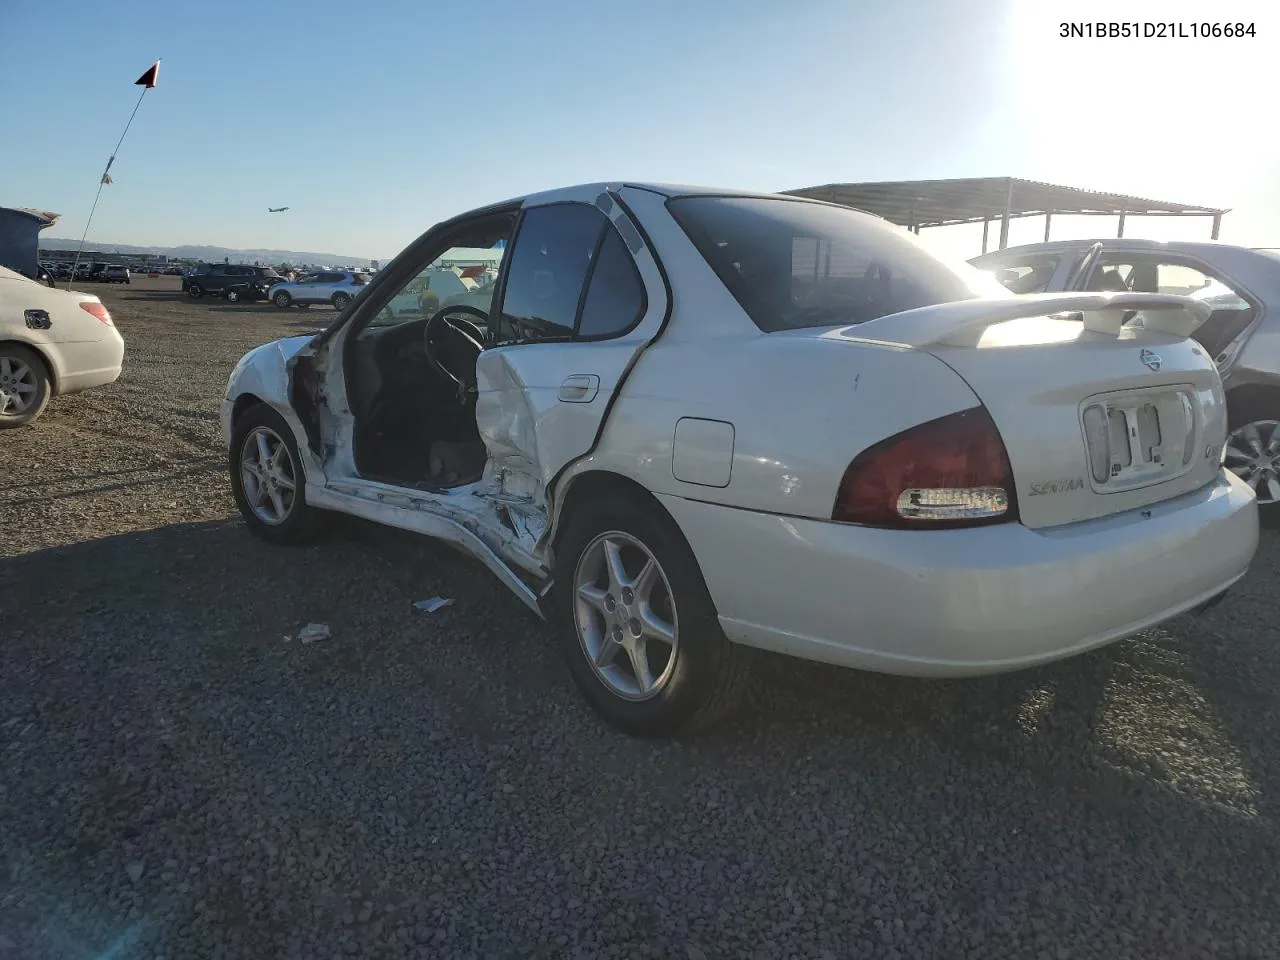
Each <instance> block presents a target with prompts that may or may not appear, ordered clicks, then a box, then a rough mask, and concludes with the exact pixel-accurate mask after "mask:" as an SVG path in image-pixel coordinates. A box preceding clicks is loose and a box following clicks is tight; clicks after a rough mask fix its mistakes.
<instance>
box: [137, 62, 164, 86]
mask: <svg viewBox="0 0 1280 960" xmlns="http://www.w3.org/2000/svg"><path fill="white" fill-rule="evenodd" d="M159 76H160V61H159V60H157V61H156V62H155V63H153V64H152V65H151V68H150V69H149V70H147V72H146V73H144V74H143V75H142V76H140V77H139V78H138V79H137V80H135V81H133V85H134V86H135V87H146V88H147V89H148V90H154V89H155V86H156V79H157V78H158V77H159Z"/></svg>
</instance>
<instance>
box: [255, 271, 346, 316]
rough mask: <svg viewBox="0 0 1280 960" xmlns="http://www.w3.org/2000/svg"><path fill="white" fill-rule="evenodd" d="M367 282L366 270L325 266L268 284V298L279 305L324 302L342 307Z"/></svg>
mask: <svg viewBox="0 0 1280 960" xmlns="http://www.w3.org/2000/svg"><path fill="white" fill-rule="evenodd" d="M368 282H369V275H368V274H367V273H358V272H355V271H351V270H325V271H320V272H318V273H309V274H306V275H305V276H302V277H299V278H298V279H297V280H291V281H286V282H285V283H277V284H275V285H274V286H273V287H272V288H271V302H272V303H274V304H275V305H276V306H277V307H279V308H280V309H282V310H283V309H286V308H288V307H309V306H311V304H313V303H327V304H330V305H331V306H333V307H334V308H335V309H337V310H341V309H342V308H343V307H345V306H346V305H347V304H348V303H350V302H351V301H352V300H353V299H355V297H356V295H357V294H358V293H360V291H361V290H363V289H364V287H365V284H367V283H368Z"/></svg>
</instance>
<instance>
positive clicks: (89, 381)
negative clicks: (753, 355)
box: [0, 267, 124, 429]
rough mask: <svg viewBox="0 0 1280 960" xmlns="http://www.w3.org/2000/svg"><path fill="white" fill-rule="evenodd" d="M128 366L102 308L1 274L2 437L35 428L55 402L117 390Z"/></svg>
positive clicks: (88, 298)
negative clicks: (109, 386)
mask: <svg viewBox="0 0 1280 960" xmlns="http://www.w3.org/2000/svg"><path fill="white" fill-rule="evenodd" d="M123 360H124V340H123V338H122V337H121V336H120V331H118V330H117V329H116V327H115V324H114V323H113V322H112V320H111V314H110V313H109V312H108V311H107V308H106V307H105V306H104V305H103V303H102V301H101V300H99V299H98V298H97V297H95V296H94V295H93V294H91V293H79V292H77V291H74V290H72V291H67V290H58V289H53V288H50V287H47V286H45V285H44V284H41V283H36V282H35V281H34V280H29V279H27V278H26V277H24V276H23V275H22V274H20V273H15V272H14V271H12V270H8V269H5V268H4V267H0V429H4V428H5V427H20V426H22V425H23V424H27V423H30V422H31V421H32V420H34V419H35V418H36V417H38V416H40V414H41V413H42V412H43V411H44V408H45V404H47V403H48V402H49V399H50V398H51V397H56V396H61V395H63V394H68V393H78V392H79V391H81V390H88V389H89V388H90V387H100V386H102V385H103V384H106V383H111V382H113V381H114V380H115V379H116V378H117V377H119V376H120V365H121V363H122V362H123Z"/></svg>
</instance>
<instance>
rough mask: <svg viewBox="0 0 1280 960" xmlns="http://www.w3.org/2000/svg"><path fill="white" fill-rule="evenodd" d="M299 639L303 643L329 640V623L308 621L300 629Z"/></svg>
mask: <svg viewBox="0 0 1280 960" xmlns="http://www.w3.org/2000/svg"><path fill="white" fill-rule="evenodd" d="M298 639H299V640H301V641H302V642H303V643H313V642H315V641H316V640H328V639H329V625H328V624H327V623H308V624H307V625H306V626H305V627H303V628H302V629H301V630H299V631H298Z"/></svg>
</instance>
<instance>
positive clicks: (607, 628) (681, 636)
mask: <svg viewBox="0 0 1280 960" xmlns="http://www.w3.org/2000/svg"><path fill="white" fill-rule="evenodd" d="M553 616H554V618H555V620H556V621H557V626H558V632H559V634H560V640H561V644H562V649H563V652H564V654H565V658H566V660H567V662H568V665H569V670H570V672H571V673H572V674H573V679H574V681H575V682H576V683H577V685H578V688H579V689H580V690H581V691H582V693H583V695H584V696H585V697H586V699H587V701H588V702H589V703H590V704H591V706H592V707H593V708H594V709H595V710H596V712H597V713H599V714H600V715H601V716H602V717H604V719H605V720H607V721H608V722H609V723H610V724H612V725H613V726H615V727H617V728H618V729H620V730H622V731H624V732H626V733H629V734H632V735H633V736H641V737H663V736H670V735H672V734H675V733H679V732H682V731H689V730H691V729H694V728H696V727H701V726H706V725H708V724H710V723H712V722H714V721H715V720H717V719H719V718H720V717H722V716H724V715H725V714H726V713H727V712H728V711H729V710H730V709H731V708H732V707H733V706H734V705H735V704H736V703H737V701H738V699H739V698H740V695H741V694H742V692H743V690H744V689H745V688H746V685H747V682H748V680H749V669H748V658H749V656H750V651H748V650H745V649H743V648H741V647H738V646H736V645H734V644H731V643H730V642H729V641H728V639H727V638H726V637H725V635H724V633H723V631H722V630H721V629H720V624H719V621H718V619H717V617H716V610H715V605H714V604H713V603H712V600H711V595H710V594H709V593H708V591H707V586H706V583H705V582H704V580H703V578H702V572H701V570H700V569H699V568H698V562H697V559H696V558H695V557H694V555H693V551H692V549H691V548H690V547H689V544H688V542H687V541H686V540H685V538H684V535H683V534H682V533H681V532H680V528H679V527H678V526H676V524H675V521H673V520H672V519H671V517H670V516H669V515H668V514H666V512H665V511H663V510H662V509H661V508H660V507H658V506H656V505H655V504H651V503H648V502H646V501H645V500H644V499H643V498H641V497H640V496H638V495H635V496H633V495H629V494H614V495H609V496H605V497H602V498H600V499H598V500H595V501H593V502H590V503H588V504H587V505H586V506H585V507H583V508H582V509H580V510H578V511H576V512H575V513H574V514H573V515H572V516H571V517H570V518H569V520H568V523H567V525H566V527H565V530H564V532H563V534H562V536H561V538H560V543H559V545H558V546H557V549H556V569H555V587H554V592H553Z"/></svg>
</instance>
